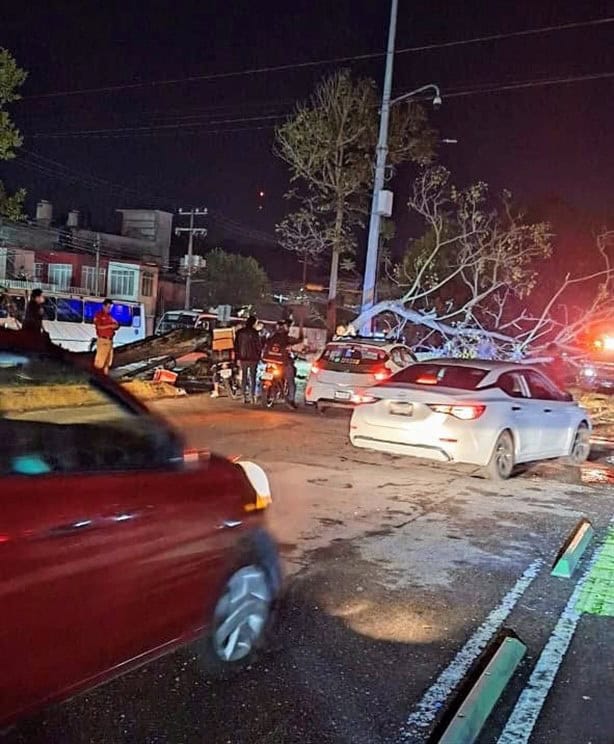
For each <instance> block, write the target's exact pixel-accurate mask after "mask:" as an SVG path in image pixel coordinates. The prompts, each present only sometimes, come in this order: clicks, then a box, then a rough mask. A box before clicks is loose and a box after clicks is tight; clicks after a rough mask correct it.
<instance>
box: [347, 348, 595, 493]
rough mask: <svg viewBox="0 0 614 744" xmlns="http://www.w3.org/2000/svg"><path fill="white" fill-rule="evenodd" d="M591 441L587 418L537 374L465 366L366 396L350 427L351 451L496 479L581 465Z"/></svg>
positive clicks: (401, 375)
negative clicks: (467, 469) (450, 466)
mask: <svg viewBox="0 0 614 744" xmlns="http://www.w3.org/2000/svg"><path fill="white" fill-rule="evenodd" d="M590 435H591V422H590V418H589V416H588V413H587V411H586V410H584V409H583V408H581V407H580V406H579V405H578V404H577V403H575V402H574V400H573V398H572V397H571V395H569V394H568V393H565V392H563V391H561V390H559V389H558V388H557V387H556V386H555V385H554V383H553V382H551V381H550V380H549V379H548V378H547V377H546V376H545V375H544V374H542V373H541V372H539V371H538V370H537V369H534V368H533V367H528V366H525V365H520V364H507V363H503V362H492V361H483V360H464V359H435V360H430V361H428V362H420V363H418V364H413V365H411V366H410V367H407V368H406V369H404V370H402V371H401V372H398V373H397V374H396V375H394V376H393V377H391V378H390V379H389V380H387V381H386V382H384V383H382V384H380V385H377V386H375V387H372V388H370V389H369V390H368V391H367V392H366V393H365V395H364V396H363V403H362V405H360V406H358V408H356V409H355V410H354V412H353V415H352V419H351V423H350V441H351V442H352V444H353V445H354V446H356V447H366V448H368V449H375V450H380V451H383V452H390V453H395V454H402V455H412V456H414V457H426V458H429V459H432V460H438V461H440V462H460V463H468V464H472V465H479V466H483V467H485V468H486V470H487V472H488V474H489V476H490V477H492V478H495V479H506V478H509V477H510V475H511V474H512V472H513V470H514V466H515V465H516V464H518V463H523V462H534V461H536V460H545V459H549V458H555V457H568V458H569V460H570V461H571V462H573V463H575V464H579V463H581V462H584V460H586V459H587V457H588V456H589V453H590Z"/></svg>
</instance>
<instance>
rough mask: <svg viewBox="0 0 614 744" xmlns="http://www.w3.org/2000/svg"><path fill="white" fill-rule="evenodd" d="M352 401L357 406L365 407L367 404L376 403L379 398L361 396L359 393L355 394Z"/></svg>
mask: <svg viewBox="0 0 614 744" xmlns="http://www.w3.org/2000/svg"><path fill="white" fill-rule="evenodd" d="M350 400H351V401H352V403H356V404H357V405H364V404H365V403H376V402H377V401H378V400H379V398H376V397H375V396H374V395H359V394H358V393H353V394H352V397H351V398H350Z"/></svg>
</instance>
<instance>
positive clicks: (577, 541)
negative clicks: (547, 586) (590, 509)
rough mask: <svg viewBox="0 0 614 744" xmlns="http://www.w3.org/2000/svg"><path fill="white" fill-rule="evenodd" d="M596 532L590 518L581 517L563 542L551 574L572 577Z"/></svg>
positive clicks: (562, 577)
mask: <svg viewBox="0 0 614 744" xmlns="http://www.w3.org/2000/svg"><path fill="white" fill-rule="evenodd" d="M594 534H595V531H594V530H593V527H592V525H591V523H590V522H589V521H588V519H581V520H580V521H579V522H578V524H577V525H576V526H575V527H574V528H573V530H572V532H571V534H570V535H569V537H568V538H567V540H565V542H564V543H563V547H562V548H561V550H560V552H559V554H558V555H557V557H556V560H555V561H554V566H553V568H552V571H551V572H550V575H551V576H557V577H558V578H559V579H570V578H571V576H572V574H573V572H574V571H575V570H576V566H577V565H578V563H579V562H580V558H582V554H583V553H584V551H585V550H586V548H587V547H588V544H589V542H590V541H591V539H592V537H593V535H594Z"/></svg>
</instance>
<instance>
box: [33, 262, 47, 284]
mask: <svg viewBox="0 0 614 744" xmlns="http://www.w3.org/2000/svg"><path fill="white" fill-rule="evenodd" d="M45 266H46V264H44V263H35V264H34V281H35V282H44V281H45Z"/></svg>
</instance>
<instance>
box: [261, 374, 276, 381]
mask: <svg viewBox="0 0 614 744" xmlns="http://www.w3.org/2000/svg"><path fill="white" fill-rule="evenodd" d="M262 379H263V380H272V379H273V373H272V372H263V373H262Z"/></svg>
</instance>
